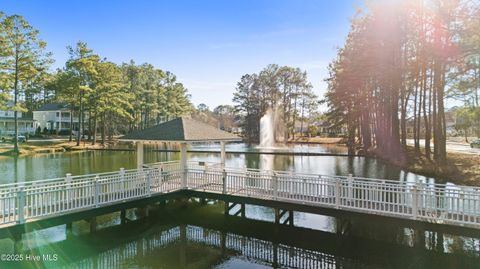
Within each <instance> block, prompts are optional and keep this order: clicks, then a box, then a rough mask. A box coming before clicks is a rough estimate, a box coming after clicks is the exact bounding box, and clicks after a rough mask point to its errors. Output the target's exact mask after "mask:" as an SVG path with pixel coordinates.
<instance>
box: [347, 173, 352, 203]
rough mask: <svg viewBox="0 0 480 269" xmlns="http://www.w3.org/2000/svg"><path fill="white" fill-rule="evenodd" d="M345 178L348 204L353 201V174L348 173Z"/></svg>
mask: <svg viewBox="0 0 480 269" xmlns="http://www.w3.org/2000/svg"><path fill="white" fill-rule="evenodd" d="M347 180H348V201H349V203H350V205H352V203H353V175H352V174H348V177H347Z"/></svg>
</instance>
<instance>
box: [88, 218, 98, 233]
mask: <svg viewBox="0 0 480 269" xmlns="http://www.w3.org/2000/svg"><path fill="white" fill-rule="evenodd" d="M89 222H90V233H95V232H96V231H97V217H92V218H91V219H90V221H89Z"/></svg>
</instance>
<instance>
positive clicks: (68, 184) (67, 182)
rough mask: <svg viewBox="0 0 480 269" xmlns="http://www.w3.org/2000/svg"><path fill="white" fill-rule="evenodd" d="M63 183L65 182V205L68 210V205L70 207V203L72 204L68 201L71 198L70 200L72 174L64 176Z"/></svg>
mask: <svg viewBox="0 0 480 269" xmlns="http://www.w3.org/2000/svg"><path fill="white" fill-rule="evenodd" d="M65 182H66V186H65V187H66V188H67V193H66V194H67V205H68V207H69V208H70V205H71V203H72V202H71V201H70V200H71V198H72V197H71V194H72V191H71V190H70V188H71V186H72V185H71V183H72V174H70V173H67V174H66V175H65Z"/></svg>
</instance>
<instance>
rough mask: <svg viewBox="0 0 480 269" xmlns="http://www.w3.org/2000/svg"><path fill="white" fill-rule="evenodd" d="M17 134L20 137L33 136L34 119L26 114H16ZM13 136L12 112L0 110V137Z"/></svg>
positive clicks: (13, 120)
mask: <svg viewBox="0 0 480 269" xmlns="http://www.w3.org/2000/svg"><path fill="white" fill-rule="evenodd" d="M17 122H18V133H19V134H20V135H25V134H30V135H33V134H35V125H34V119H33V118H32V116H28V114H24V113H22V112H17ZM14 134H15V116H14V112H13V111H12V110H0V135H1V136H3V135H14Z"/></svg>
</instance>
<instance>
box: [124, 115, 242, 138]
mask: <svg viewBox="0 0 480 269" xmlns="http://www.w3.org/2000/svg"><path fill="white" fill-rule="evenodd" d="M120 139H121V140H149V141H177V142H182V141H183V142H201V141H240V140H241V138H240V137H239V136H236V135H234V134H231V133H228V132H225V131H222V130H220V129H217V128H215V127H213V126H210V125H207V124H205V123H202V122H199V121H196V120H193V119H190V118H186V117H180V118H176V119H174V120H171V121H167V122H164V123H162V124H159V125H155V126H153V127H150V128H147V129H144V130H139V131H134V132H131V133H129V134H127V135H125V136H123V137H121V138H120Z"/></svg>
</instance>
